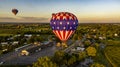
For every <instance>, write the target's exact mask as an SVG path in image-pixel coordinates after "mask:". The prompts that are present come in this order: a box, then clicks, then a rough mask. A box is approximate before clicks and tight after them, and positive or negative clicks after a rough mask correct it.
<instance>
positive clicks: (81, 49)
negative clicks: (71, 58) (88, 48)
mask: <svg viewBox="0 0 120 67" xmlns="http://www.w3.org/2000/svg"><path fill="white" fill-rule="evenodd" d="M76 50H77V51H84V50H85V48H83V47H77V49H76Z"/></svg>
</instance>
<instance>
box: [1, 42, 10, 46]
mask: <svg viewBox="0 0 120 67" xmlns="http://www.w3.org/2000/svg"><path fill="white" fill-rule="evenodd" d="M1 45H2V46H5V45H9V44H8V42H1Z"/></svg>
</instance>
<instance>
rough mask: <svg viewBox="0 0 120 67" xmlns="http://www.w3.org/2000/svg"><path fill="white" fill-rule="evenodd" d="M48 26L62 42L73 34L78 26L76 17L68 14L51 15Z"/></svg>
mask: <svg viewBox="0 0 120 67" xmlns="http://www.w3.org/2000/svg"><path fill="white" fill-rule="evenodd" d="M50 26H51V27H52V30H53V32H54V34H55V35H56V36H57V37H58V38H59V39H60V40H61V41H63V42H65V41H67V40H68V39H69V37H70V36H71V35H72V34H73V33H74V32H75V30H76V28H77V26H78V19H77V17H76V16H75V15H74V14H72V13H69V12H59V13H56V14H52V18H51V20H50Z"/></svg>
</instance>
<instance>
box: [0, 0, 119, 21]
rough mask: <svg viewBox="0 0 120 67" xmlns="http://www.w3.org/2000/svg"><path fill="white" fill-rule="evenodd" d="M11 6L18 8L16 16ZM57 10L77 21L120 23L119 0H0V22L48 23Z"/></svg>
mask: <svg viewBox="0 0 120 67" xmlns="http://www.w3.org/2000/svg"><path fill="white" fill-rule="evenodd" d="M13 8H16V9H18V10H19V12H18V14H17V15H16V16H15V15H14V14H13V13H12V12H11V10H12V9H13ZM57 12H70V13H73V14H75V15H76V16H77V18H78V20H79V23H89V22H114V23H115V22H119V23H120V0H0V22H47V23H48V22H49V21H50V18H51V15H52V13H57Z"/></svg>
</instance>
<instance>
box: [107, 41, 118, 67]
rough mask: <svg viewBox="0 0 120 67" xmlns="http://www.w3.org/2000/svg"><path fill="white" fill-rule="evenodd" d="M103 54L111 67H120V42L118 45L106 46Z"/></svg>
mask: <svg viewBox="0 0 120 67" xmlns="http://www.w3.org/2000/svg"><path fill="white" fill-rule="evenodd" d="M117 43H118V41H117ZM105 54H106V57H107V59H108V60H109V61H110V63H111V64H112V65H113V67H119V66H120V41H119V43H118V45H116V44H115V45H114V44H113V45H111V46H107V47H106V49H105Z"/></svg>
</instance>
